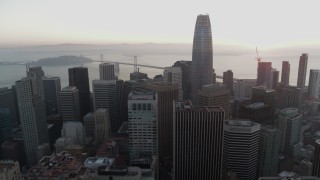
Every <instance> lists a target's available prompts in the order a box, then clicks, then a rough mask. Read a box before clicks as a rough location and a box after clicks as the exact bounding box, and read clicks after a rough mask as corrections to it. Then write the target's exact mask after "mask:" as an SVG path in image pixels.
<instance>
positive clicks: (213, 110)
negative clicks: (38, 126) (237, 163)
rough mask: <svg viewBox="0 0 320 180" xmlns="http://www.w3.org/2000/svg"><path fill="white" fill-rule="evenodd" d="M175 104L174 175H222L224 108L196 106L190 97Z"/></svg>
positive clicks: (190, 179) (187, 179) (203, 177)
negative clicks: (188, 99) (189, 99)
mask: <svg viewBox="0 0 320 180" xmlns="http://www.w3.org/2000/svg"><path fill="white" fill-rule="evenodd" d="M174 106H175V107H174V114H173V116H174V118H173V127H174V128H173V145H174V146H173V179H174V180H180V179H184V180H193V179H201V180H206V179H207V180H211V179H216V180H219V179H221V178H222V177H221V175H222V161H223V149H222V148H223V122H224V111H223V109H221V108H220V107H208V106H204V107H202V106H201V107H194V106H192V104H191V102H190V101H187V100H185V101H175V103H174ZM256 150H257V149H256Z"/></svg>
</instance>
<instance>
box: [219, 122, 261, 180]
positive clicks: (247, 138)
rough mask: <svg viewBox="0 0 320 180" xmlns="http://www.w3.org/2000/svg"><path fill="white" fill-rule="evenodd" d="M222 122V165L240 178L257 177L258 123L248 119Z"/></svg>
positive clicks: (242, 179) (245, 179) (246, 179)
mask: <svg viewBox="0 0 320 180" xmlns="http://www.w3.org/2000/svg"><path fill="white" fill-rule="evenodd" d="M224 123H225V124H224V142H223V167H224V168H225V169H228V170H230V171H232V172H235V173H236V174H237V178H238V179H240V180H255V179H257V172H258V171H257V170H258V155H259V151H258V149H259V137H260V124H257V123H254V122H251V121H248V120H227V121H225V122H224Z"/></svg>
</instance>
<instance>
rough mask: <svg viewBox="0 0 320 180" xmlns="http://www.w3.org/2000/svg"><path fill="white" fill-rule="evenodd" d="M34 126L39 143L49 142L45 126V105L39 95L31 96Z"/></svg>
mask: <svg viewBox="0 0 320 180" xmlns="http://www.w3.org/2000/svg"><path fill="white" fill-rule="evenodd" d="M32 103H33V108H34V115H35V118H36V126H37V129H38V137H39V144H42V143H48V142H49V133H48V127H47V115H46V105H45V103H44V100H42V99H41V98H40V97H39V96H33V97H32Z"/></svg>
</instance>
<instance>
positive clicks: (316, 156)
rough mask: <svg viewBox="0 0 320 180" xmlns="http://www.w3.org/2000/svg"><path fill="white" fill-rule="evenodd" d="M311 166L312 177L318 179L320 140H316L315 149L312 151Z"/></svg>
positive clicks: (319, 175)
mask: <svg viewBox="0 0 320 180" xmlns="http://www.w3.org/2000/svg"><path fill="white" fill-rule="evenodd" d="M312 164H313V166H312V175H313V176H316V177H318V178H319V177H320V139H317V140H316V148H315V151H314V157H313V163H312Z"/></svg>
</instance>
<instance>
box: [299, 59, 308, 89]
mask: <svg viewBox="0 0 320 180" xmlns="http://www.w3.org/2000/svg"><path fill="white" fill-rule="evenodd" d="M307 66H308V54H302V55H301V56H300V61H299V71H298V82H297V87H298V88H304V86H305V83H306V74H307Z"/></svg>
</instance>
